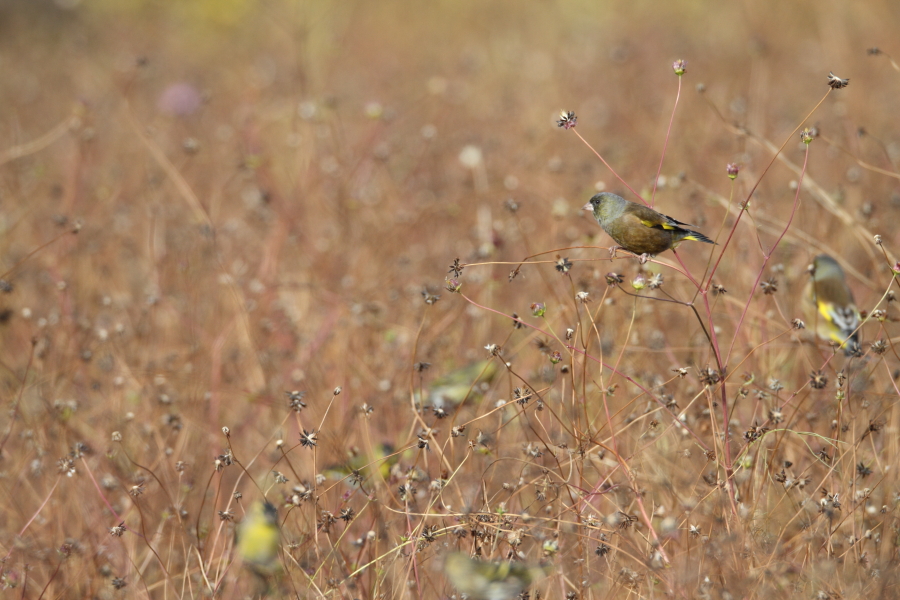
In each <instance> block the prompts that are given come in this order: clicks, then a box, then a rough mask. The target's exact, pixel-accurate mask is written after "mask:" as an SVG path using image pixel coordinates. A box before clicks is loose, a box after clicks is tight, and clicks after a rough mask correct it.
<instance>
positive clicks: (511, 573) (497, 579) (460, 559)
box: [444, 552, 549, 600]
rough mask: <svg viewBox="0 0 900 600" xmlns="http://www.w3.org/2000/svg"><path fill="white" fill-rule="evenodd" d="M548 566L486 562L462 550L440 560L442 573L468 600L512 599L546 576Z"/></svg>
mask: <svg viewBox="0 0 900 600" xmlns="http://www.w3.org/2000/svg"><path fill="white" fill-rule="evenodd" d="M548 570H549V567H539V566H529V565H523V564H520V563H514V562H507V561H502V562H496V563H494V562H486V561H483V560H479V559H477V558H471V557H470V556H469V555H468V554H465V553H463V552H453V553H452V554H448V555H447V558H445V559H444V573H446V574H447V578H448V579H449V580H450V582H451V583H452V584H453V585H454V586H456V589H458V590H459V591H460V592H462V593H463V594H465V595H466V596H468V597H469V598H470V599H471V600H513V599H514V598H518V596H519V594H521V593H522V592H523V591H525V589H526V588H528V587H529V586H530V585H531V584H533V583H535V582H536V581H538V580H539V579H542V578H543V577H544V576H546V575H547V572H548Z"/></svg>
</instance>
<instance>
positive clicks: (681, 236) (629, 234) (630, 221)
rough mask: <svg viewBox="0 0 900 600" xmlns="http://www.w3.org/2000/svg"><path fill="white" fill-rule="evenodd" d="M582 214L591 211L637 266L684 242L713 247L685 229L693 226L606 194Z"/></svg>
mask: <svg viewBox="0 0 900 600" xmlns="http://www.w3.org/2000/svg"><path fill="white" fill-rule="evenodd" d="M582 210H589V211H591V213H592V214H593V215H594V218H595V219H597V222H598V223H599V224H600V227H602V228H603V230H604V231H606V233H608V234H609V237H611V238H612V239H613V240H615V242H616V243H617V244H618V245H619V247H621V248H624V249H625V250H628V251H629V252H631V253H632V254H636V255H638V256H640V257H641V262H646V261H647V258H648V257H649V256H651V255H653V254H659V253H660V252H665V251H666V250H670V249H674V248H675V247H676V246H677V245H678V244H680V243H681V242H682V241H684V240H694V241H697V242H704V243H706V244H715V242H714V241H712V240H711V239H709V238H708V237H706V236H705V235H703V234H702V233H700V232H698V231H691V230H690V229H687V227H693V225H690V224H688V223H682V222H681V221H676V220H675V219H673V218H672V217H667V216H666V215H664V214H662V213H660V212H656V211H655V210H653V209H652V208H649V207H647V206H644V205H643V204H637V203H635V202H631V201H629V200H626V199H625V198H622V197H621V196H617V195H616V194H611V193H609V192H601V193H599V194H596V195H595V196H594V197H592V198H591V199H590V200H589V201H588V203H587V204H585V205H584V206H583V207H582ZM615 251H616V247H615V246H614V247H613V248H611V249H610V253H613V254H614V253H615Z"/></svg>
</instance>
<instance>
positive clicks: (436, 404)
mask: <svg viewBox="0 0 900 600" xmlns="http://www.w3.org/2000/svg"><path fill="white" fill-rule="evenodd" d="M498 368H499V364H498V361H497V360H479V361H476V362H473V363H470V364H468V365H466V366H465V367H462V368H460V369H456V370H455V371H451V372H450V373H447V374H446V375H443V376H441V377H438V378H437V379H435V380H434V381H433V382H432V383H431V385H430V386H429V388H428V391H427V393H426V398H427V404H428V405H429V406H430V407H431V408H432V409H436V410H445V411H446V410H449V409H451V408H454V407H456V406H458V405H460V404H462V403H463V402H464V401H465V400H466V399H467V398H472V397H475V396H480V395H481V393H482V392H483V391H484V390H483V389H482V386H484V387H485V389H486V387H487V385H488V384H490V383H491V381H492V380H493V379H494V376H495V375H496V374H497V370H498ZM416 400H418V394H417V398H416Z"/></svg>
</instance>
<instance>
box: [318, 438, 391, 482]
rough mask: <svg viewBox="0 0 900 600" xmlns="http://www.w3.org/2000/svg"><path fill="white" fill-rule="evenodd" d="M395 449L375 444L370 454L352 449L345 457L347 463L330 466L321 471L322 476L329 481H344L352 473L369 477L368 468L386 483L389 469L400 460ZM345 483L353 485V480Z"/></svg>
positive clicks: (387, 445) (388, 445) (384, 444)
mask: <svg viewBox="0 0 900 600" xmlns="http://www.w3.org/2000/svg"><path fill="white" fill-rule="evenodd" d="M394 452H395V448H394V446H392V445H391V444H388V443H381V444H376V445H375V447H374V448H372V454H371V455H368V454H365V453H363V452H360V450H359V448H355V447H354V448H352V449H351V451H350V452H348V455H347V461H346V462H344V463H342V464H336V465H331V466H330V467H326V468H325V469H324V470H323V475H325V476H326V477H328V478H329V479H344V478H345V477H347V476H348V475H352V474H353V472H354V471H358V472H360V474H361V475H362V476H363V477H366V476H368V475H369V473H367V470H368V469H369V468H371V469H376V470H377V471H378V472H379V473H380V474H381V477H382V478H383V479H384V480H385V481H387V480H389V479H390V477H391V468H392V467H393V466H394V465H395V464H397V462H398V461H399V460H400V455H399V454H395V453H394ZM347 481H349V482H350V483H351V485H352V484H353V481H354V480H353V478H348V479H347Z"/></svg>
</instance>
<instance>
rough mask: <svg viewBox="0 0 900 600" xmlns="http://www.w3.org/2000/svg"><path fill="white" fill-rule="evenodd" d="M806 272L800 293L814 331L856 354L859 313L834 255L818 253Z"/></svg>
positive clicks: (845, 350)
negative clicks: (807, 277)
mask: <svg viewBox="0 0 900 600" xmlns="http://www.w3.org/2000/svg"><path fill="white" fill-rule="evenodd" d="M809 274H810V277H809V282H808V283H807V285H806V290H805V291H804V295H805V296H806V299H807V308H808V310H809V311H810V313H811V315H812V318H813V321H814V323H815V329H816V335H818V336H819V337H820V338H822V339H823V340H830V341H833V342H836V343H838V344H840V345H841V347H842V348H843V349H844V354H846V355H847V356H850V355H852V354H856V353H857V352H859V333H858V331H857V330H858V329H859V322H860V321H859V319H860V317H859V310H858V309H857V308H856V304H855V303H854V302H853V292H851V291H850V286H848V285H847V280H846V278H845V277H844V270H843V269H841V265H839V264H838V262H837V261H836V260H835V259H834V258H832V257H831V256H829V255H827V254H820V255H818V256H817V257H815V258H814V259H813V262H812V264H811V265H810V266H809Z"/></svg>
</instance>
